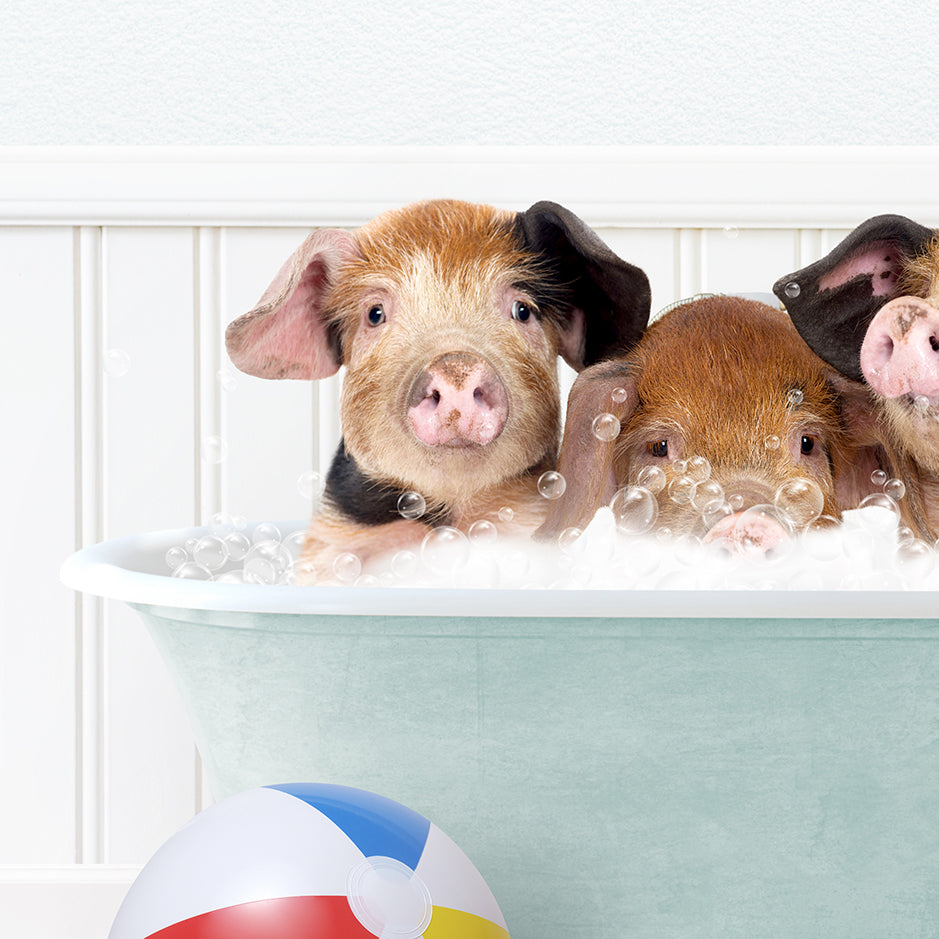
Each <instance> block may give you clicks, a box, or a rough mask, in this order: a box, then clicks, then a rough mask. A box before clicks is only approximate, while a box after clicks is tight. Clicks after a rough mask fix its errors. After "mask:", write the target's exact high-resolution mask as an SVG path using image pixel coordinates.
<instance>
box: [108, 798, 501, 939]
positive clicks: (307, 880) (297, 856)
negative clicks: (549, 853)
mask: <svg viewBox="0 0 939 939" xmlns="http://www.w3.org/2000/svg"><path fill="white" fill-rule="evenodd" d="M375 936H379V937H381V939H421V937H424V939H508V936H509V934H508V931H507V930H506V926H505V920H504V919H503V917H502V913H501V912H500V910H499V907H498V904H497V903H496V901H495V898H494V897H493V895H492V893H491V891H490V890H489V887H488V886H487V884H486V882H485V880H484V879H483V877H482V875H481V874H480V873H479V871H477V870H476V868H475V867H474V866H473V864H472V862H471V861H470V860H469V858H467V856H466V855H465V854H464V853H463V852H462V851H461V850H460V848H459V847H457V845H456V844H455V843H454V842H453V841H452V840H451V839H450V838H449V837H447V835H445V834H444V833H443V832H442V831H441V830H440V829H439V828H437V826H436V825H434V824H432V823H431V822H429V821H428V820H427V819H426V818H424V817H423V816H422V815H419V814H418V813H417V812H414V811H412V810H411V809H409V808H406V807H405V806H403V805H401V804H400V803H398V802H394V801H392V800H391V799H386V798H384V797H383V796H379V795H375V794H374V793H371V792H366V791H364V790H362V789H353V788H349V787H347V786H334V785H326V784H317V783H298V784H292V785H284V786H264V787H261V788H258V789H249V790H247V791H246V792H242V793H239V794H238V795H234V796H231V797H229V798H227V799H223V800H222V801H221V802H218V803H216V804H215V805H213V806H211V807H209V808H208V809H206V810H205V811H204V812H200V813H199V814H198V815H197V816H196V817H195V818H194V819H193V820H192V821H191V822H189V824H188V825H186V826H184V827H183V828H182V829H180V830H179V831H178V832H177V833H176V834H175V835H173V836H172V837H171V838H170V839H169V841H167V842H166V844H164V845H163V847H161V848H160V849H159V850H158V851H157V853H156V854H155V855H154V856H153V857H152V858H151V859H150V861H148V863H147V864H146V865H145V866H144V868H143V870H142V871H141V872H140V874H139V876H138V877H137V879H136V880H135V881H134V883H133V885H132V886H131V888H130V890H129V891H128V893H127V896H126V897H125V899H124V902H123V904H122V905H121V908H120V909H119V910H118V913H117V916H116V918H115V920H114V924H113V926H112V927H111V932H110V933H109V934H108V939H275V937H276V939H301V937H302V939H373V937H375Z"/></svg>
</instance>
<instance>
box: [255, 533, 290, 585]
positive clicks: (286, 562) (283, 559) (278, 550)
mask: <svg viewBox="0 0 939 939" xmlns="http://www.w3.org/2000/svg"><path fill="white" fill-rule="evenodd" d="M259 527H260V526H259ZM292 563H293V559H292V558H291V557H290V554H289V552H288V551H287V549H286V548H285V547H284V546H283V545H282V544H281V543H280V542H279V541H260V542H257V543H256V544H254V545H253V546H252V547H251V550H250V551H249V552H248V553H247V555H245V563H244V572H245V582H246V583H251V584H276V583H278V582H279V581H280V579H281V577H283V575H284V574H285V573H286V571H287V570H288V569H289V568H290V566H291V564H292Z"/></svg>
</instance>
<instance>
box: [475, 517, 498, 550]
mask: <svg viewBox="0 0 939 939" xmlns="http://www.w3.org/2000/svg"><path fill="white" fill-rule="evenodd" d="M467 535H468V536H469V540H470V541H472V542H473V544H481V545H485V544H492V543H493V542H494V541H495V540H496V539H497V538H498V537H499V529H498V528H496V526H495V525H493V524H492V522H490V521H489V520H488V519H486V518H481V519H479V520H478V521H475V522H473V524H472V525H470V527H469V530H468V531H467Z"/></svg>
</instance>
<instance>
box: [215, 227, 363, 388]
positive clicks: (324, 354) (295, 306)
mask: <svg viewBox="0 0 939 939" xmlns="http://www.w3.org/2000/svg"><path fill="white" fill-rule="evenodd" d="M357 255H358V248H357V246H356V242H355V238H354V236H353V235H351V234H349V232H345V231H342V230H340V229H336V228H324V229H320V230H319V231H315V232H313V234H312V235H310V236H309V237H308V238H307V239H306V241H304V242H303V244H302V245H300V247H299V248H298V249H297V250H296V251H295V252H294V253H293V254H292V255H291V256H290V257H289V258H288V259H287V262H286V264H284V266H283V267H282V268H281V269H280V271H279V272H278V274H277V276H276V277H275V278H274V280H273V282H272V283H271V285H270V287H268V288H267V290H266V291H265V292H264V296H262V297H261V299H260V301H259V302H258V305H257V306H256V307H255V308H254V309H253V310H252V311H251V312H250V313H245V315H244V316H241V317H239V318H238V319H236V320H235V321H234V322H232V323H231V324H229V326H228V329H227V330H226V331H225V345H226V347H227V349H228V355H229V358H230V359H231V360H232V362H233V363H234V365H235V366H236V367H237V368H239V369H240V370H241V371H243V372H247V373H248V374H249V375H256V376H257V377H258V378H305V379H314V378H327V377H328V376H330V375H333V374H335V373H336V372H337V371H338V370H339V366H340V365H341V364H342V362H341V356H340V351H339V346H338V340H337V338H336V337H335V336H333V335H331V334H330V330H329V329H328V327H327V324H326V322H325V321H324V318H323V298H324V296H325V294H326V290H327V288H328V287H329V285H330V283H331V282H332V281H333V280H334V279H335V277H336V275H337V271H338V268H339V267H340V265H341V264H342V263H343V262H344V261H347V260H350V259H352V258H354V257H356V256H357Z"/></svg>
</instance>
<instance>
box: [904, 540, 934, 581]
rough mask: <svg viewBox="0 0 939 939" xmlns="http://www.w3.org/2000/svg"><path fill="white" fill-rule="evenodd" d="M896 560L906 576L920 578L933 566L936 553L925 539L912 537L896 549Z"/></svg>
mask: <svg viewBox="0 0 939 939" xmlns="http://www.w3.org/2000/svg"><path fill="white" fill-rule="evenodd" d="M897 561H898V562H899V563H900V565H901V567H902V568H903V573H904V574H906V575H907V576H908V577H911V578H913V577H915V578H920V577H922V576H923V575H925V574H928V573H929V572H930V571H931V570H932V568H933V567H934V566H935V563H936V555H935V553H934V552H933V550H932V548H931V547H930V546H929V545H928V544H926V542H925V541H920V540H919V539H918V538H914V539H913V540H912V541H910V542H908V543H906V544H903V545H901V546H900V547H899V548H898V549H897Z"/></svg>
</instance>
